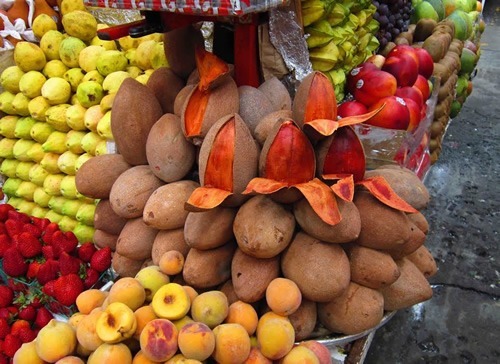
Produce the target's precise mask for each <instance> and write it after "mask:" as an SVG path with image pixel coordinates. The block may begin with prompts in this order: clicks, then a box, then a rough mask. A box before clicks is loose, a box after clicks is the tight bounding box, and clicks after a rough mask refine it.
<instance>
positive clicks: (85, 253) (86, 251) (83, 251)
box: [78, 243, 97, 263]
mask: <svg viewBox="0 0 500 364" xmlns="http://www.w3.org/2000/svg"><path fill="white" fill-rule="evenodd" d="M96 251H97V248H96V247H95V245H94V244H93V243H84V244H82V245H80V246H79V247H78V257H79V258H80V259H81V260H82V261H84V262H85V263H89V262H90V259H91V258H92V255H94V253H95V252H96Z"/></svg>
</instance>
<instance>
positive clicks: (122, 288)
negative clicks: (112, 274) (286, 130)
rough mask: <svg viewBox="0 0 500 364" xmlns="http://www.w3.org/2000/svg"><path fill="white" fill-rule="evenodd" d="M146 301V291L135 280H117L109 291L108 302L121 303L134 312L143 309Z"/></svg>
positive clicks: (125, 278) (127, 278)
mask: <svg viewBox="0 0 500 364" xmlns="http://www.w3.org/2000/svg"><path fill="white" fill-rule="evenodd" d="M145 301H146V291H145V289H144V287H143V286H142V284H141V283H140V282H139V281H138V280H137V279H135V278H132V277H123V278H120V279H119V280H117V281H116V282H115V283H114V284H113V285H112V286H111V289H110V290H109V295H108V302H109V303H113V302H121V303H124V304H126V305H127V306H128V307H130V309H131V310H132V311H134V310H136V309H138V308H139V307H141V306H142V305H143V304H144V302H145Z"/></svg>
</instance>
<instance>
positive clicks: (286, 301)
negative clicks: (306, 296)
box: [266, 277, 302, 316]
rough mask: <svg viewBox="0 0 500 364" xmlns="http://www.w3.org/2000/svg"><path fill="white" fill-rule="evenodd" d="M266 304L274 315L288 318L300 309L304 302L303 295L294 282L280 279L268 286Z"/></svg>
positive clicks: (274, 280)
mask: <svg viewBox="0 0 500 364" xmlns="http://www.w3.org/2000/svg"><path fill="white" fill-rule="evenodd" d="M266 302H267V305H268V306H269V308H270V309H271V310H272V311H273V312H274V313H277V314H278V315H282V316H288V315H291V314H292V313H294V312H295V311H297V309H298V308H299V306H300V303H301V302H302V293H301V292H300V289H299V287H298V286H297V284H296V283H295V282H294V281H292V280H291V279H288V278H282V277H278V278H275V279H273V280H272V281H271V282H270V283H269V285H268V286H267V289H266Z"/></svg>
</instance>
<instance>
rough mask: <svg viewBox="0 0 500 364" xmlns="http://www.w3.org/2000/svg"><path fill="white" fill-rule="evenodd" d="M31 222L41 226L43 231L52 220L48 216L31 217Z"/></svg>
mask: <svg viewBox="0 0 500 364" xmlns="http://www.w3.org/2000/svg"><path fill="white" fill-rule="evenodd" d="M31 222H32V223H33V225H35V226H36V227H38V228H40V230H41V231H42V232H43V231H44V230H45V228H46V227H47V226H48V225H49V224H50V220H49V219H46V218H43V219H42V218H39V217H34V216H32V217H31Z"/></svg>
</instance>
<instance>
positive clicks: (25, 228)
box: [23, 224, 42, 239]
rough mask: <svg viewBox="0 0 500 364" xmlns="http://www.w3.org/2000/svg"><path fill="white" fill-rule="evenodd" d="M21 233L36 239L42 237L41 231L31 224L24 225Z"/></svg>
mask: <svg viewBox="0 0 500 364" xmlns="http://www.w3.org/2000/svg"><path fill="white" fill-rule="evenodd" d="M23 231H24V232H26V233H30V234H31V235H33V236H34V237H35V238H37V239H38V238H40V236H42V229H40V228H39V227H38V226H36V225H33V224H24V225H23Z"/></svg>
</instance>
